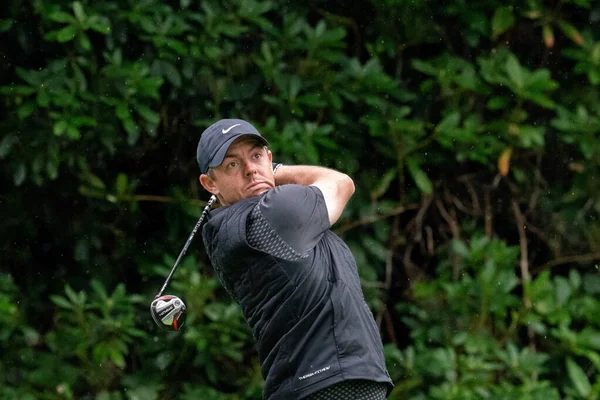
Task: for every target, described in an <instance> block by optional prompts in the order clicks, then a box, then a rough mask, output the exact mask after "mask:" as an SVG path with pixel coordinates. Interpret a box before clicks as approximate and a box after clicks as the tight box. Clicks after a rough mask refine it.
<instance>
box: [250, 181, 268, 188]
mask: <svg viewBox="0 0 600 400" xmlns="http://www.w3.org/2000/svg"><path fill="white" fill-rule="evenodd" d="M259 186H268V184H267V182H263V181H256V182H252V183H251V184H250V185H248V187H247V188H246V190H254V189H257V188H258V187H259Z"/></svg>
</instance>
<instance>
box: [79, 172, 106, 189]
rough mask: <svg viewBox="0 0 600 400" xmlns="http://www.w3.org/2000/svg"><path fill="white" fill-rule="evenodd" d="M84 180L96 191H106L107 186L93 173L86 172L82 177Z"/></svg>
mask: <svg viewBox="0 0 600 400" xmlns="http://www.w3.org/2000/svg"><path fill="white" fill-rule="evenodd" d="M82 178H83V180H84V181H85V182H86V183H88V184H89V185H90V186H91V187H93V188H95V189H100V190H105V189H106V185H105V184H104V182H102V179H100V178H99V177H97V176H96V175H94V174H92V173H91V172H86V173H84V174H83V176H82Z"/></svg>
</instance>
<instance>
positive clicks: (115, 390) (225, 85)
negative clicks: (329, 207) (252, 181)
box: [0, 0, 600, 400]
mask: <svg viewBox="0 0 600 400" xmlns="http://www.w3.org/2000/svg"><path fill="white" fill-rule="evenodd" d="M6 8H7V13H6V14H7V15H5V16H4V17H3V19H1V20H0V34H2V36H3V39H5V40H4V41H3V42H4V43H5V44H6V45H5V46H3V48H2V49H0V54H2V56H3V57H4V59H5V60H10V62H5V63H4V64H3V65H2V66H1V67H0V69H1V71H2V73H1V74H0V104H1V105H0V107H2V111H3V113H2V115H3V118H2V119H1V120H0V126H1V128H2V129H1V132H2V133H1V134H0V161H1V162H2V170H1V172H2V174H1V177H2V181H3V184H4V186H3V187H6V188H8V189H7V190H6V191H5V192H3V193H1V194H0V204H2V207H0V213H1V214H0V216H1V217H2V221H3V222H2V224H0V235H1V236H0V240H1V241H2V243H3V251H2V262H1V264H2V267H3V269H2V272H0V351H1V352H2V361H1V362H0V398H23V399H29V398H31V399H33V398H41V399H70V398H82V399H96V400H105V399H106V400H109V399H159V398H160V399H175V398H181V399H195V398H203V399H215V400H217V399H218V400H222V399H226V400H238V399H239V400H241V399H259V398H260V397H261V388H262V377H261V375H260V367H259V365H258V361H257V356H256V353H255V348H254V343H253V339H252V337H251V333H250V331H249V330H248V328H247V326H246V323H245V321H244V318H243V316H242V314H241V312H240V310H239V307H238V306H237V305H236V304H234V303H232V301H231V300H230V298H229V297H228V295H227V293H226V292H225V291H224V290H223V288H222V287H221V286H220V285H219V283H218V280H217V279H216V278H215V277H214V273H213V272H212V269H211V267H210V266H209V265H208V260H207V259H206V256H205V254H204V252H203V248H202V245H201V243H200V239H199V238H197V239H196V242H195V244H194V246H192V248H191V249H190V251H189V253H190V254H188V256H187V257H186V258H185V259H184V260H183V262H182V264H181V266H180V267H179V269H178V271H177V273H176V274H175V276H174V279H173V281H172V283H171V285H170V290H172V291H173V293H177V295H179V296H181V297H182V298H183V299H184V301H185V302H186V304H187V306H188V311H189V313H188V320H187V326H186V330H185V331H184V332H181V333H165V332H162V331H158V330H157V328H156V327H155V326H154V324H153V322H152V320H151V318H150V316H149V313H148V305H149V304H150V301H151V299H152V298H153V296H154V295H155V293H156V290H157V289H158V288H159V287H160V285H161V284H162V282H163V280H164V278H165V277H166V276H167V274H168V273H169V270H170V269H171V266H172V265H173V262H174V259H175V257H174V255H175V254H178V251H179V250H180V248H181V247H180V246H181V245H182V243H183V241H184V239H185V238H186V237H187V235H188V234H189V231H190V229H191V228H192V227H193V223H194V221H195V220H196V219H197V218H198V217H199V215H200V212H201V209H202V206H203V205H204V201H203V200H202V199H205V198H206V197H207V196H206V193H205V192H203V191H202V189H201V188H200V187H199V183H198V179H197V175H198V170H197V167H196V165H195V159H194V150H195V146H196V143H197V141H198V137H199V134H200V132H201V131H202V130H203V129H204V128H205V127H206V126H207V125H208V124H209V123H211V122H213V121H215V120H216V119H219V118H225V117H240V118H246V119H248V120H250V121H252V122H253V123H254V124H255V125H256V126H257V128H258V129H259V130H260V131H261V132H262V133H263V134H264V135H265V136H266V137H267V139H268V140H269V142H270V143H271V145H272V151H273V153H274V156H275V160H276V161H279V162H283V163H289V164H300V163H307V164H320V165H325V166H328V167H332V168H336V169H339V170H341V171H344V172H346V173H348V174H349V175H350V176H352V177H353V179H354V181H355V184H356V194H355V195H354V197H353V200H352V202H351V203H350V204H349V205H348V207H347V208H346V210H345V212H344V215H343V216H342V218H341V220H340V222H338V224H337V225H336V226H334V229H335V230H336V232H337V233H338V234H340V235H341V236H343V238H344V240H345V241H346V242H347V243H348V245H349V247H350V248H351V250H352V252H353V253H354V255H355V258H356V261H357V264H358V268H359V273H360V276H361V279H362V281H363V288H364V292H365V298H366V301H367V302H368V304H369V306H370V307H371V309H372V310H373V312H374V315H375V317H376V320H377V322H378V323H379V324H380V326H381V332H382V337H383V341H384V343H385V353H386V358H387V361H388V367H389V370H390V374H391V376H392V378H393V380H394V382H395V384H396V387H395V389H394V392H393V393H392V395H391V396H390V398H392V399H400V398H410V399H426V398H427V399H442V398H443V399H448V398H455V399H515V398H518V399H559V398H567V399H594V398H598V397H599V396H600V380H599V378H598V376H600V374H599V373H598V371H599V370H600V343H599V341H598V337H600V323H599V320H598V317H597V316H598V315H600V280H599V279H598V277H597V275H596V273H597V268H598V267H597V265H596V264H595V263H596V262H597V261H598V259H600V257H599V256H598V251H599V249H600V223H599V222H598V218H599V217H600V191H599V190H598V185H597V176H598V173H600V164H599V163H598V160H599V159H600V158H599V157H598V155H599V153H600V147H599V145H598V143H599V137H598V135H599V133H600V122H599V121H600V108H599V106H598V104H599V103H598V102H599V101H600V93H599V92H598V90H599V85H600V72H599V71H600V68H599V67H600V42H599V40H600V31H599V30H598V24H597V16H598V12H599V9H598V6H597V5H596V4H595V3H594V2H591V1H588V0H569V1H567V0H565V1H560V2H547V1H535V0H533V1H528V2H525V3H523V4H522V3H518V2H515V1H509V2H506V1H504V2H502V1H499V0H485V1H480V2H466V1H463V0H452V1H447V2H435V1H431V0H418V1H411V2H406V1H398V0H381V1H370V2H365V3H364V4H362V3H361V4H360V6H356V5H353V4H350V3H348V4H344V5H343V6H342V5H337V4H336V3H335V2H329V3H323V2H321V3H319V4H317V3H315V2H308V3H291V2H282V1H277V0H271V1H256V0H226V1H224V2H223V1H220V2H219V1H203V2H192V1H189V0H181V1H179V2H164V1H160V0H142V1H133V0H128V1H114V0H101V1H95V2H91V1H84V0H80V1H74V2H71V1H49V0H39V1H35V2H32V3H31V4H30V7H22V6H21V4H20V2H18V1H16V0H9V2H8V3H7V7H6Z"/></svg>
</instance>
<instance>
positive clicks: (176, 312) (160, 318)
mask: <svg viewBox="0 0 600 400" xmlns="http://www.w3.org/2000/svg"><path fill="white" fill-rule="evenodd" d="M150 313H151V314H152V318H153V319H154V322H156V325H158V326H159V327H160V328H162V329H164V330H166V331H179V330H181V328H183V325H184V324H185V319H186V308H185V304H184V303H183V301H182V300H181V299H180V298H179V297H177V296H171V295H164V296H159V297H156V298H155V299H154V300H153V301H152V304H151V305H150Z"/></svg>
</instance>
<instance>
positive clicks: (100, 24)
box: [87, 15, 110, 35]
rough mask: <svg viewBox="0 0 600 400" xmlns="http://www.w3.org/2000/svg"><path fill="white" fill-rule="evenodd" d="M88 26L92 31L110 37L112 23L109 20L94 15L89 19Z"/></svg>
mask: <svg viewBox="0 0 600 400" xmlns="http://www.w3.org/2000/svg"><path fill="white" fill-rule="evenodd" d="M87 24H88V26H89V27H90V29H92V30H94V31H96V32H98V33H101V34H103V35H108V34H109V33H110V21H109V20H108V18H105V17H99V16H97V15H94V16H91V17H90V18H89V19H88V21H87Z"/></svg>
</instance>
